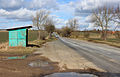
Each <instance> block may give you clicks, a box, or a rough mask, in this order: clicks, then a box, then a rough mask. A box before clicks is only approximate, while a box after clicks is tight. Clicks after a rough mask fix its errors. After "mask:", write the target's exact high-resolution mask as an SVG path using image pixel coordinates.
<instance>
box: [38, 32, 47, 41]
mask: <svg viewBox="0 0 120 77" xmlns="http://www.w3.org/2000/svg"><path fill="white" fill-rule="evenodd" d="M47 36H48V33H47V32H46V31H41V32H40V39H41V40H45V38H46V37H47Z"/></svg>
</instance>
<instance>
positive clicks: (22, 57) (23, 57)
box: [7, 55, 27, 59]
mask: <svg viewBox="0 0 120 77" xmlns="http://www.w3.org/2000/svg"><path fill="white" fill-rule="evenodd" d="M25 58H27V55H25V56H21V57H18V56H15V57H8V58H7V59H25Z"/></svg>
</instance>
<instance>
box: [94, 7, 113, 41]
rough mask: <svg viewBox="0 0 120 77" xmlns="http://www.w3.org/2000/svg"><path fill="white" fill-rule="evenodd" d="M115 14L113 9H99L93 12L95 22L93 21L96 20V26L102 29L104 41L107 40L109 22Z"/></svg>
mask: <svg viewBox="0 0 120 77" xmlns="http://www.w3.org/2000/svg"><path fill="white" fill-rule="evenodd" d="M113 12H114V10H113V8H107V7H103V8H99V9H97V10H95V11H94V12H93V15H94V16H95V20H94V19H92V21H93V20H94V23H95V25H96V26H99V27H101V29H102V35H101V38H102V39H103V40H106V39H107V30H108V27H109V22H110V21H111V19H112V18H113V17H114V14H113Z"/></svg>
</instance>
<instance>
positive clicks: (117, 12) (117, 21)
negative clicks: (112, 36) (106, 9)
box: [112, 5, 120, 31]
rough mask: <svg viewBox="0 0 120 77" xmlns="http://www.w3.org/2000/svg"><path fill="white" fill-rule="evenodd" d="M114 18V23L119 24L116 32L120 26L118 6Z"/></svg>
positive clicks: (119, 9)
mask: <svg viewBox="0 0 120 77" xmlns="http://www.w3.org/2000/svg"><path fill="white" fill-rule="evenodd" d="M114 15H115V16H114V17H113V19H112V20H113V21H114V22H115V23H117V25H116V27H115V28H114V31H116V29H117V28H118V27H119V26H120V7H119V5H118V7H117V8H116V9H115V13H114Z"/></svg>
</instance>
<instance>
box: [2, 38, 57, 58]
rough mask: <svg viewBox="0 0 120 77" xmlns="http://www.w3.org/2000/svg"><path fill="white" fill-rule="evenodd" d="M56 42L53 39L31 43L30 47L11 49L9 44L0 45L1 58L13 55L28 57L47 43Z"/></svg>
mask: <svg viewBox="0 0 120 77" xmlns="http://www.w3.org/2000/svg"><path fill="white" fill-rule="evenodd" d="M53 40H56V38H54V37H52V38H51V39H46V40H34V41H30V42H29V44H28V47H9V46H8V42H6V43H2V44H0V56H2V55H3V56H12V55H28V54H31V53H33V52H34V51H36V48H40V47H42V45H43V44H45V43H46V42H50V41H53Z"/></svg>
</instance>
